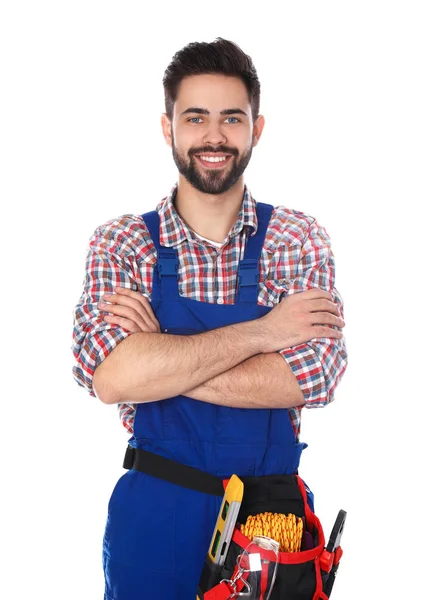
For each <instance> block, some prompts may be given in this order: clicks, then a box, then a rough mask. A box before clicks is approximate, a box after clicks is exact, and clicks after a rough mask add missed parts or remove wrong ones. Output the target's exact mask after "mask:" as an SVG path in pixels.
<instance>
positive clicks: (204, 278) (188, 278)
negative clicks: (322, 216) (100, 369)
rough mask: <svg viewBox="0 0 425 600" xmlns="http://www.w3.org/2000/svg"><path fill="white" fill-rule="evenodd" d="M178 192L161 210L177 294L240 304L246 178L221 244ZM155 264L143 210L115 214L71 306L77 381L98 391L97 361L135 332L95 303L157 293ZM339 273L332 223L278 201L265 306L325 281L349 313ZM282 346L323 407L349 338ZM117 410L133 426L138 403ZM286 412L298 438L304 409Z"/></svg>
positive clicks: (252, 222)
mask: <svg viewBox="0 0 425 600" xmlns="http://www.w3.org/2000/svg"><path fill="white" fill-rule="evenodd" d="M176 191H177V184H175V185H174V186H173V188H172V190H171V192H170V194H169V195H168V196H167V197H166V198H164V199H163V200H162V201H161V202H160V203H159V204H158V206H157V207H156V210H157V211H158V213H159V216H160V241H161V244H162V245H164V246H167V247H174V248H176V249H177V253H178V257H179V291H180V294H181V295H182V296H185V297H188V298H192V299H194V300H199V301H201V302H212V303H219V304H233V303H234V302H235V289H236V277H237V267H238V264H239V261H240V260H241V259H242V258H243V255H244V248H245V243H246V240H247V236H248V235H253V234H255V232H256V230H257V216H256V211H255V206H256V201H255V200H254V198H253V197H252V195H251V193H250V191H249V190H248V188H247V187H246V186H245V189H244V196H243V202H242V204H241V208H240V211H239V214H238V218H237V220H236V223H235V224H234V225H233V227H232V229H231V230H230V232H229V234H228V235H227V237H226V239H225V240H224V242H223V245H222V247H221V248H220V249H217V248H215V247H214V246H213V245H211V244H209V243H208V242H204V241H202V240H200V239H198V238H197V237H196V236H195V235H194V234H193V233H192V231H191V230H190V228H189V227H188V226H187V225H186V224H185V222H184V221H183V220H182V219H181V218H180V216H179V215H178V213H177V211H176V209H175V207H174V204H173V201H174V197H175V194H176ZM155 263H156V250H155V246H154V244H153V242H152V240H151V238H150V235H149V232H148V230H147V228H146V226H145V224H144V222H143V219H142V217H141V216H140V215H132V214H125V215H122V216H120V217H118V218H116V219H111V220H110V221H107V222H106V223H104V224H103V225H101V226H99V227H98V228H97V229H96V230H95V231H94V233H93V234H92V236H91V238H90V240H89V247H88V252H87V260H86V274H85V280H84V285H83V291H82V294H81V297H80V299H79V301H78V303H77V305H76V307H75V309H74V314H73V316H74V329H73V339H72V351H73V354H74V357H75V365H74V367H73V376H74V379H75V380H76V381H77V383H78V384H79V385H80V386H83V387H84V388H85V389H86V390H88V392H89V393H90V395H91V396H95V394H94V392H93V388H92V377H93V373H94V371H95V369H96V367H97V366H98V365H99V364H100V363H101V362H102V361H103V360H104V359H105V358H106V357H107V356H108V354H109V353H110V352H111V351H112V350H113V349H114V348H115V347H116V345H117V344H119V343H120V342H121V341H122V340H124V339H125V338H126V337H127V336H129V335H131V333H130V332H128V331H126V330H125V329H123V328H122V327H121V326H119V325H112V324H110V323H106V322H105V321H103V320H102V316H101V312H100V311H99V309H98V307H97V303H98V302H100V301H101V300H100V299H101V296H103V294H105V293H108V292H113V290H114V288H115V287H117V286H120V287H128V288H130V289H133V290H136V291H139V292H140V293H142V294H143V295H145V296H146V298H148V299H149V300H150V298H151V293H152V277H153V270H154V266H155ZM334 279H335V264H334V256H333V254H332V251H331V248H330V240H329V236H328V234H327V232H326V230H325V229H324V228H323V227H321V226H320V225H319V224H318V223H317V221H316V220H315V219H314V218H313V217H310V216H308V215H306V214H304V213H302V212H300V211H296V210H291V209H288V208H285V207H283V206H276V207H275V209H274V211H273V213H272V217H271V219H270V223H269V227H268V230H267V234H266V239H265V241H264V245H263V249H262V254H261V260H260V285H259V291H258V304H261V305H264V306H274V305H276V304H277V303H278V302H280V301H281V300H282V299H283V298H284V297H285V296H286V295H288V294H294V293H296V292H300V291H303V290H307V289H311V288H314V287H320V288H322V289H325V290H328V291H330V292H331V293H332V297H333V300H334V301H335V302H338V304H339V307H340V309H341V315H342V316H344V314H343V302H342V298H341V296H340V294H339V292H338V291H337V290H336V288H335V286H334ZM280 354H281V355H282V357H283V358H284V359H285V360H286V361H287V363H288V364H289V366H290V367H291V369H292V371H293V372H294V374H295V376H296V378H297V380H298V383H299V385H300V387H301V390H302V392H303V394H304V397H305V401H306V405H305V406H306V407H307V408H313V407H321V406H325V405H326V404H328V403H329V402H331V401H332V400H333V399H334V392H335V388H336V386H337V384H338V382H339V380H340V379H341V376H342V374H343V373H344V371H345V369H346V366H347V352H346V346H345V340H344V338H341V339H338V340H336V339H330V338H320V339H316V338H315V339H313V340H311V341H310V342H308V343H304V344H300V345H297V346H293V347H291V348H287V349H285V350H281V351H280ZM118 410H119V414H120V417H121V420H122V423H123V425H124V427H125V428H126V429H127V431H128V432H129V433H130V434H132V433H133V423H134V416H135V410H136V405H133V404H119V405H118ZM289 410H290V415H291V420H292V424H293V427H294V432H295V435H296V436H297V437H298V436H299V432H300V419H301V410H302V407H295V408H291V409H289Z"/></svg>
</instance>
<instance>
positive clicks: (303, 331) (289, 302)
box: [257, 288, 345, 352]
mask: <svg viewBox="0 0 425 600" xmlns="http://www.w3.org/2000/svg"><path fill="white" fill-rule="evenodd" d="M257 322H259V323H258V326H259V327H260V326H261V327H262V333H261V336H262V341H261V343H262V345H263V347H264V349H263V352H276V351H278V350H284V349H285V348H289V347H290V346H295V345H297V344H302V343H304V342H309V341H310V340H312V339H314V338H321V337H326V338H342V331H340V330H339V329H334V328H333V327H332V326H335V327H338V328H342V327H345V322H344V320H343V319H342V318H341V317H340V313H339V308H338V304H336V303H335V302H332V295H331V294H330V292H327V291H325V290H322V289H320V288H314V289H311V290H306V291H304V292H298V293H295V294H291V295H289V296H286V297H285V298H284V299H283V300H282V302H281V303H280V304H278V305H276V306H275V307H274V308H272V310H271V311H270V312H269V313H267V315H265V316H264V317H261V318H260V319H258V321H257Z"/></svg>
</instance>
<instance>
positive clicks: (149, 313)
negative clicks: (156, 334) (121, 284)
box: [107, 288, 161, 331]
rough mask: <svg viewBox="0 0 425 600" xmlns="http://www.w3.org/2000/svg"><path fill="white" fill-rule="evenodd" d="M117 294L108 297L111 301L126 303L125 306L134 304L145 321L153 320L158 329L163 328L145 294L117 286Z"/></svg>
mask: <svg viewBox="0 0 425 600" xmlns="http://www.w3.org/2000/svg"><path fill="white" fill-rule="evenodd" d="M115 289H116V290H117V292H118V293H117V294H112V295H111V296H110V297H109V298H107V300H108V301H110V302H118V304H124V305H125V306H132V307H133V308H134V309H135V310H137V311H138V312H139V314H140V315H141V316H142V317H143V319H144V321H149V320H150V321H152V324H153V325H154V326H155V327H157V329H158V331H159V330H160V329H161V326H160V324H159V322H158V321H157V319H156V317H155V314H154V312H153V310H152V307H151V305H150V302H149V300H148V299H147V298H146V297H145V296H143V294H141V293H140V292H135V291H133V290H129V289H128V288H115Z"/></svg>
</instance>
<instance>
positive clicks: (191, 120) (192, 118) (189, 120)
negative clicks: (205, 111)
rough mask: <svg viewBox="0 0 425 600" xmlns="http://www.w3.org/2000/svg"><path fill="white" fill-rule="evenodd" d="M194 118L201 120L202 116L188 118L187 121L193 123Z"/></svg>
mask: <svg viewBox="0 0 425 600" xmlns="http://www.w3.org/2000/svg"><path fill="white" fill-rule="evenodd" d="M194 119H195V120H196V119H198V120H200V119H201V117H190V119H188V120H187V121H188V123H192V122H193V120H194Z"/></svg>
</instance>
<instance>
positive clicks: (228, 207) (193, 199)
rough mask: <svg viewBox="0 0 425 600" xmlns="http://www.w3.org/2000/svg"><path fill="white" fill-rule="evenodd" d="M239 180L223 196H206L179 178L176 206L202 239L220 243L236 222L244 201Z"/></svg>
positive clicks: (242, 189) (182, 178)
mask: <svg viewBox="0 0 425 600" xmlns="http://www.w3.org/2000/svg"><path fill="white" fill-rule="evenodd" d="M243 192H244V182H243V178H242V177H240V178H239V179H238V181H237V182H236V183H235V185H234V186H233V187H232V188H230V190H228V191H227V192H224V194H219V195H214V194H204V193H202V192H200V191H199V190H197V189H195V188H194V187H193V186H192V185H191V184H190V183H189V182H188V181H187V180H186V179H185V178H184V177H182V176H181V175H180V176H179V180H178V185H177V194H176V197H175V200H174V206H175V208H176V210H177V212H178V213H179V215H180V217H181V218H182V219H183V220H184V221H185V222H186V223H187V225H188V226H189V227H190V228H191V229H192V230H193V231H195V232H196V233H198V234H199V235H201V236H202V237H205V238H208V239H209V240H213V241H215V242H219V243H221V242H222V241H223V240H224V239H225V237H226V236H227V234H228V233H229V231H230V229H231V228H232V227H233V225H234V224H235V222H236V219H237V216H238V213H239V210H240V208H241V204H242V201H243Z"/></svg>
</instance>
